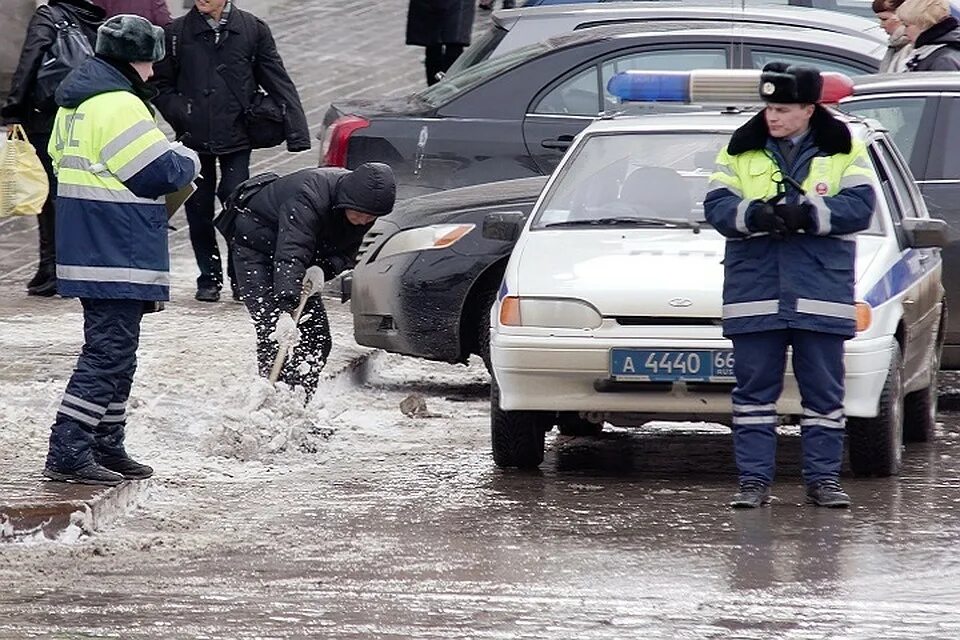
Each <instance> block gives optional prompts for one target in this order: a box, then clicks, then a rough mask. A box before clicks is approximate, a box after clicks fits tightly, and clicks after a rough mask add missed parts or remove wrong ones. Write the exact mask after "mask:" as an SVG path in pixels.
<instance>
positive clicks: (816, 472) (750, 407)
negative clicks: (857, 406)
mask: <svg viewBox="0 0 960 640" xmlns="http://www.w3.org/2000/svg"><path fill="white" fill-rule="evenodd" d="M822 86H823V81H822V78H821V76H820V72H819V71H817V70H816V69H813V68H811V67H804V66H788V65H786V64H783V63H771V64H768V65H767V66H766V67H764V69H763V72H762V74H761V80H760V96H761V97H762V98H763V100H764V101H765V102H766V108H765V109H764V110H763V111H762V112H761V113H758V114H757V115H756V116H755V117H753V118H751V119H750V121H749V122H747V124H745V125H743V126H742V127H741V128H740V129H738V130H737V131H736V132H735V133H734V134H733V136H732V137H731V139H730V143H729V144H728V145H727V146H726V148H724V149H723V150H721V152H720V154H719V156H718V157H717V167H716V171H715V172H714V174H713V175H712V176H711V178H710V191H709V192H708V193H707V196H706V198H705V200H704V211H705V214H706V218H707V221H709V222H710V224H712V225H713V226H714V227H715V228H716V229H717V230H718V231H719V232H720V233H722V234H723V235H724V236H726V237H727V245H726V255H725V257H724V284H723V330H724V335H725V336H727V337H729V338H731V339H732V340H733V348H734V358H735V364H734V375H735V376H736V380H737V384H736V387H735V388H734V390H733V437H734V453H735V456H736V461H737V467H738V469H739V472H740V487H739V492H738V493H737V494H736V495H735V496H734V499H733V502H732V506H734V507H747V508H751V507H759V506H761V505H763V504H766V503H768V502H769V501H770V485H771V483H772V482H773V476H774V457H775V453H776V437H777V436H776V427H777V409H776V402H777V399H778V398H779V397H780V393H781V391H782V389H783V376H784V369H785V366H786V354H787V348H788V347H792V348H793V371H794V375H795V376H796V379H797V384H798V386H799V388H800V395H801V401H802V405H803V415H802V417H801V420H800V428H801V438H802V445H803V480H804V482H805V484H806V487H807V499H808V502H810V503H813V504H816V505H820V506H827V507H846V506H848V505H849V504H850V498H849V496H848V495H847V494H846V493H845V492H844V491H843V490H842V488H841V487H840V484H839V481H838V478H839V474H840V464H841V460H842V456H843V437H844V425H845V418H844V414H843V375H844V371H843V343H844V341H846V340H847V339H849V338H852V337H853V336H854V334H855V332H856V331H855V329H856V321H855V308H854V299H853V290H854V283H855V274H854V257H855V253H856V242H855V239H854V234H855V233H857V232H858V231H863V230H864V229H866V228H867V227H868V226H869V225H870V218H871V216H872V215H873V207H874V203H875V200H876V195H875V193H874V190H873V186H872V184H873V171H872V169H871V165H870V161H869V158H868V156H867V151H866V147H865V145H864V143H863V142H862V141H860V140H856V139H853V138H852V136H851V134H850V129H849V128H848V127H847V125H846V124H845V123H844V122H842V121H841V120H839V119H837V118H836V117H835V116H834V115H832V114H831V113H830V112H829V111H828V110H827V109H826V108H824V107H823V106H821V105H820V104H818V102H819V100H820V94H821V91H822Z"/></svg>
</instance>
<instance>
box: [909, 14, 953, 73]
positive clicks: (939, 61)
mask: <svg viewBox="0 0 960 640" xmlns="http://www.w3.org/2000/svg"><path fill="white" fill-rule="evenodd" d="M907 70H908V71H960V23H958V22H957V19H956V18H953V17H949V18H945V19H944V20H941V21H940V22H938V23H937V24H935V25H933V26H932V27H930V28H929V29H927V30H926V31H924V32H923V33H921V34H920V35H919V36H917V41H916V42H915V43H914V45H913V56H912V57H911V58H910V60H908V61H907Z"/></svg>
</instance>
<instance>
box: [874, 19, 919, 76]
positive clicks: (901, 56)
mask: <svg viewBox="0 0 960 640" xmlns="http://www.w3.org/2000/svg"><path fill="white" fill-rule="evenodd" d="M912 55H913V45H912V44H910V38H908V37H907V30H906V28H905V27H904V26H903V25H900V26H899V27H897V30H896V31H894V32H893V33H891V34H890V38H889V40H888V41H887V52H886V53H884V54H883V60H881V61H880V71H879V73H900V72H902V71H906V70H907V60H909V59H910V56H912Z"/></svg>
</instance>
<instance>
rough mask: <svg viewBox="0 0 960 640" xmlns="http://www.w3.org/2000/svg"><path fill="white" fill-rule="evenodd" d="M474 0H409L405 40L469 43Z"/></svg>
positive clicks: (420, 43)
mask: <svg viewBox="0 0 960 640" xmlns="http://www.w3.org/2000/svg"><path fill="white" fill-rule="evenodd" d="M475 4H476V2H475V0H410V8H409V10H408V11H407V44H414V45H419V46H421V47H425V46H427V45H431V44H462V45H464V46H466V45H468V44H470V35H471V33H472V32H473V15H474V12H475V11H476V8H475V7H474V5H475Z"/></svg>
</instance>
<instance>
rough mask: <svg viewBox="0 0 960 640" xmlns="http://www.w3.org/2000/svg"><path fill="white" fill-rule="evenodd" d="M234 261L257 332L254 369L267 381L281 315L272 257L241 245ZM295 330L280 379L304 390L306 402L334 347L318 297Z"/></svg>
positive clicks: (304, 312) (307, 305) (316, 296)
mask: <svg viewBox="0 0 960 640" xmlns="http://www.w3.org/2000/svg"><path fill="white" fill-rule="evenodd" d="M234 260H236V265H237V279H238V281H239V284H240V294H241V295H242V296H243V303H244V304H245V305H246V307H247V311H248V312H249V313H250V318H251V319H252V320H253V326H254V329H255V330H256V333H257V369H258V370H259V372H260V375H261V376H263V377H264V378H266V377H268V376H269V375H270V370H271V369H272V368H273V363H274V360H276V357H277V352H278V351H279V349H280V346H279V344H277V341H276V340H274V339H273V338H271V337H270V336H271V334H272V333H273V331H274V329H275V328H276V326H277V320H278V319H279V318H280V314H281V313H282V312H281V311H280V309H279V305H278V304H277V298H276V296H275V295H274V293H273V258H272V257H271V256H266V255H264V254H262V253H260V252H258V251H254V250H253V249H250V248H248V247H244V246H242V245H240V246H237V247H235V249H234ZM297 328H298V329H299V330H300V342H299V343H298V344H297V346H296V347H294V349H293V352H292V353H291V354H288V356H287V359H286V362H284V365H283V369H281V371H280V380H281V381H282V382H284V383H286V384H287V385H289V386H291V387H303V389H304V391H305V392H306V396H307V402H309V401H310V398H312V397H313V394H314V392H316V390H317V385H318V384H319V383H320V372H321V370H323V366H324V365H325V364H326V362H327V357H328V356H329V355H330V349H331V347H332V346H333V340H332V338H331V337H330V324H329V321H328V320H327V311H326V309H324V307H323V301H322V300H321V299H320V296H319V295H315V296H313V297H312V298H310V299H309V300H308V301H307V304H306V306H305V307H304V309H303V313H302V314H301V316H300V322H299V324H298V325H297Z"/></svg>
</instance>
